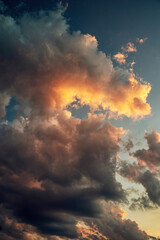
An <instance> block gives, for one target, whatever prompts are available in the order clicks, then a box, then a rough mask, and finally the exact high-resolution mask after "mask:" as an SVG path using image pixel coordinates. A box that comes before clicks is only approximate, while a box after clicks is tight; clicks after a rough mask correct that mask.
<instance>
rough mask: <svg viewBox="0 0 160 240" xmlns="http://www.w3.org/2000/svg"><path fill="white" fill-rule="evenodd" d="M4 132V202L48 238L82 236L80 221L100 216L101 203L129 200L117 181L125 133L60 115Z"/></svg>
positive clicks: (0, 194)
mask: <svg viewBox="0 0 160 240" xmlns="http://www.w3.org/2000/svg"><path fill="white" fill-rule="evenodd" d="M14 126H15V125H14V124H12V125H11V126H10V125H4V126H1V131H0V139H1V140H0V149H1V150H2V151H1V153H0V158H1V163H0V172H1V174H0V176H1V177H0V189H1V190H0V199H1V200H0V201H1V204H3V205H4V207H5V208H7V209H10V210H11V211H12V214H13V216H14V217H15V218H16V219H18V221H20V222H23V223H25V224H30V225H33V226H34V227H36V228H37V229H38V231H40V232H41V233H43V234H50V235H59V236H66V237H70V238H73V237H76V236H77V232H76V227H75V223H76V218H77V217H82V216H86V217H89V216H90V217H100V216H101V215H102V214H103V207H102V204H101V200H102V199H104V200H109V199H112V200H114V201H124V200H125V194H124V191H123V189H122V186H121V184H120V183H118V182H117V181H116V179H115V168H116V155H117V152H118V151H119V150H120V145H119V143H120V139H121V136H122V135H123V134H124V133H125V132H124V130H123V129H121V128H116V127H113V126H112V125H111V124H109V123H105V124H104V125H103V126H102V120H101V119H99V118H91V119H88V120H79V119H74V118H68V117H67V116H64V115H63V114H62V115H57V116H54V117H52V118H49V120H48V121H47V120H43V121H42V119H41V118H39V117H37V119H33V120H30V121H29V122H28V121H27V122H26V125H25V124H24V123H23V126H22V129H19V128H18V129H17V128H15V127H14Z"/></svg>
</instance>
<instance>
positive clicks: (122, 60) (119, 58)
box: [113, 52, 128, 64]
mask: <svg viewBox="0 0 160 240" xmlns="http://www.w3.org/2000/svg"><path fill="white" fill-rule="evenodd" d="M127 57H128V56H127V55H125V54H123V53H120V52H118V53H117V54H115V55H114V56H113V59H114V60H115V61H117V62H118V63H119V64H122V63H126V58H127Z"/></svg>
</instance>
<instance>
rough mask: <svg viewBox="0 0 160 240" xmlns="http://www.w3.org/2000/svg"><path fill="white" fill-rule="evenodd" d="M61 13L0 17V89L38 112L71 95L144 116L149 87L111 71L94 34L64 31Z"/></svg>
mask: <svg viewBox="0 0 160 240" xmlns="http://www.w3.org/2000/svg"><path fill="white" fill-rule="evenodd" d="M63 12H64V8H62V7H61V8H59V9H58V10H57V11H54V12H53V11H50V12H43V11H41V12H40V13H37V14H36V15H34V14H24V16H23V17H21V18H19V19H18V20H15V19H13V18H12V17H10V16H4V15H0V32H1V35H0V51H1V56H0V69H1V70H0V75H1V82H0V91H1V92H3V93H4V92H5V93H7V94H9V95H10V96H16V97H17V99H18V100H19V101H28V102H29V104H30V105H31V107H32V108H35V107H36V108H38V109H40V110H43V111H44V109H45V110H47V109H51V108H57V109H64V108H66V107H67V105H69V104H70V103H72V102H73V101H74V99H75V97H76V98H78V99H80V102H81V104H87V105H89V106H90V108H91V109H93V110H97V109H99V108H103V109H104V110H109V111H110V112H114V113H117V114H118V115H126V116H128V117H133V118H137V117H144V116H145V115H148V114H150V106H149V104H148V103H146V98H147V96H148V94H149V92H150V89H151V86H150V85H149V84H147V83H140V82H138V81H137V80H136V79H135V77H134V75H133V74H131V73H129V72H128V71H127V70H123V69H114V68H113V65H112V62H111V60H110V58H109V57H107V56H106V55H105V53H103V52H101V51H99V50H98V42H97V40H96V38H95V37H94V36H91V35H89V34H85V35H84V34H82V33H80V32H79V31H78V32H73V33H70V31H69V26H68V25H67V22H66V19H65V18H64V17H63ZM131 47H133V46H132V45H131V44H129V45H127V50H126V51H131ZM8 69H9V71H8Z"/></svg>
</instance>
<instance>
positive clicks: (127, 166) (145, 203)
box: [119, 161, 160, 208]
mask: <svg viewBox="0 0 160 240" xmlns="http://www.w3.org/2000/svg"><path fill="white" fill-rule="evenodd" d="M119 173H120V175H121V176H123V177H125V178H127V179H129V180H130V181H132V182H135V183H138V184H142V186H143V187H144V188H145V190H146V193H147V195H146V197H145V198H143V197H141V198H139V199H138V201H139V206H141V207H142V208H150V207H151V208H153V207H157V206H160V190H159V189H160V179H159V173H157V172H151V171H150V170H148V169H147V168H146V167H145V166H142V165H140V164H137V163H135V162H133V163H128V162H127V161H122V162H121V167H120V169H119ZM148 197H149V199H148ZM136 202H137V200H136ZM137 206H138V204H137V203H136V206H135V205H131V208H132V207H137Z"/></svg>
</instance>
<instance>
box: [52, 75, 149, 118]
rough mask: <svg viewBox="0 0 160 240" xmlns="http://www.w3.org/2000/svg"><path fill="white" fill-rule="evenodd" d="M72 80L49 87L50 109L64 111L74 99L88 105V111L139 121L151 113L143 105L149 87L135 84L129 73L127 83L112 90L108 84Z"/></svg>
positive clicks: (135, 81) (111, 85) (145, 84)
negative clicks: (107, 111) (50, 88)
mask: <svg viewBox="0 0 160 240" xmlns="http://www.w3.org/2000/svg"><path fill="white" fill-rule="evenodd" d="M75 80H76V79H74V78H73V79H72V80H71V79H70V80H69V81H67V80H66V81H64V83H60V84H59V85H57V86H56V87H53V96H52V97H53V102H52V104H53V107H56V108H60V109H64V108H66V107H67V106H68V105H69V104H71V103H72V102H73V101H74V100H75V98H78V99H80V103H81V104H82V105H85V104H86V105H89V106H90V108H91V109H92V110H99V109H100V108H103V110H110V111H111V112H115V113H117V114H118V115H119V116H120V115H125V116H127V117H132V118H134V119H137V118H138V117H140V118H143V117H144V116H145V115H149V114H150V112H151V107H150V105H149V104H148V103H147V102H146V99H147V96H148V94H149V92H150V90H151V86H150V84H148V83H140V82H138V81H137V80H136V79H135V78H134V75H133V74H131V75H130V78H129V79H128V82H127V84H124V85H122V84H116V88H115V85H114V84H112V83H111V82H107V83H106V84H104V83H103V82H99V83H92V82H91V81H90V83H86V82H79V83H76V84H74V83H75ZM110 116H111V115H110Z"/></svg>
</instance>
